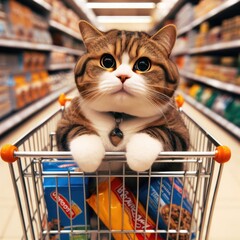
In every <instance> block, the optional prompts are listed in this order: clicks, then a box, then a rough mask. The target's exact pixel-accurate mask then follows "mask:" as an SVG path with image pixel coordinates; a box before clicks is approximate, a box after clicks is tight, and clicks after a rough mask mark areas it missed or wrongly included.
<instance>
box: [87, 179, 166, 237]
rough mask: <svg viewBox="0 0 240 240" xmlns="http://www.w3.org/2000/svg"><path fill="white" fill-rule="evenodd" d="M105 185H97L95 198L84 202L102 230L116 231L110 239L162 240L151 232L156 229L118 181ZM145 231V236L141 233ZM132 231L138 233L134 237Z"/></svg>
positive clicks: (140, 205) (130, 193)
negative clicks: (102, 226)
mask: <svg viewBox="0 0 240 240" xmlns="http://www.w3.org/2000/svg"><path fill="white" fill-rule="evenodd" d="M109 181H111V182H109ZM109 181H108V180H107V181H104V182H102V183H100V185H99V186H98V191H97V193H98V194H93V195H91V197H90V198H89V199H87V202H88V204H89V205H90V206H91V208H92V209H93V210H94V211H95V213H96V214H97V215H98V216H99V218H100V220H101V221H102V222H103V223H104V224H105V226H106V227H107V228H108V229H110V230H115V231H116V232H113V233H112V235H113V238H114V239H115V240H130V239H132V240H133V239H136V240H137V239H139V240H143V239H146V240H147V239H149V240H153V239H154V240H163V239H162V238H161V236H160V235H156V234H155V233H153V232H152V231H154V230H155V229H156V224H155V223H154V221H153V220H152V219H151V218H150V217H149V216H146V211H145V209H144V207H143V206H142V204H141V203H139V202H138V201H137V199H136V198H135V196H134V195H133V193H132V192H131V191H130V190H129V189H128V188H127V187H126V186H124V184H123V182H122V179H121V178H112V179H110V180H109ZM122 229H124V232H123V231H122ZM145 229H146V230H147V231H148V232H147V233H145V232H144V230H145ZM118 230H120V232H118ZM135 231H139V232H138V233H134V232H135Z"/></svg>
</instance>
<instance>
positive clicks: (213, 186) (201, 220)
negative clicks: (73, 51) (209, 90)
mask: <svg viewBox="0 0 240 240" xmlns="http://www.w3.org/2000/svg"><path fill="white" fill-rule="evenodd" d="M60 100H61V102H62V104H63V105H64V104H65V102H66V101H67V100H68V99H67V98H66V97H64V96H63V95H62V96H61V97H60ZM180 100H181V99H180ZM61 114H62V111H61V110H60V111H57V112H56V113H54V114H53V115H52V116H50V117H49V118H48V119H46V120H44V121H43V122H41V123H40V124H39V125H38V126H36V127H35V128H34V129H33V130H31V131H30V132H29V133H27V134H26V135H25V136H24V137H22V138H21V139H20V140H19V141H17V142H16V143H14V144H13V145H9V144H7V145H5V146H3V148H2V150H1V157H2V159H3V160H5V161H6V162H8V163H9V169H10V173H11V177H12V183H13V187H14V192H15V196H16V200H17V205H18V209H19V214H20V220H21V227H22V231H23V236H22V238H21V239H33V240H35V239H114V238H115V239H179V240H181V239H207V238H208V234H209V228H210V225H211V219H212V215H213V208H214V204H215V201H216V196H217V191H218V187H219V182H220V178H221V174H222V170H223V163H225V162H227V161H228V160H229V159H230V155H231V153H230V150H229V149H228V148H227V147H225V146H221V145H220V144H219V143H218V142H217V141H216V140H215V139H214V138H213V137H211V136H210V135H209V134H208V133H207V132H206V131H205V130H204V129H202V128H201V127H200V126H199V125H198V124H197V123H196V122H195V121H194V120H193V119H191V118H190V117H189V116H188V115H186V114H185V113H184V112H183V111H182V117H183V119H184V121H185V124H186V125H187V127H188V129H189V132H190V138H191V147H190V150H189V151H186V152H162V153H160V154H159V156H158V159H157V161H156V162H158V163H159V162H161V163H168V164H172V165H173V166H174V164H179V163H184V165H185V168H184V169H185V170H181V171H154V170H151V169H150V170H149V171H146V172H133V171H130V170H129V169H128V167H127V164H126V161H125V154H124V152H107V153H106V155H105V159H104V162H105V165H106V169H105V170H104V171H97V172H95V173H91V174H90V173H84V172H81V171H80V170H78V171H75V170H73V169H69V168H67V169H65V168H62V169H61V170H58V171H57V170H56V169H55V170H53V169H50V170H49V169H46V165H48V164H49V165H51V164H60V165H61V164H63V165H64V166H72V164H73V161H72V157H71V154H70V152H59V151H57V149H56V141H55V132H54V131H55V129H56V123H57V122H58V120H59V119H60V118H61ZM115 163H121V164H122V170H121V172H114V171H113V170H111V165H112V164H115ZM74 179H75V180H77V179H78V180H80V185H79V188H77V189H78V190H79V189H80V191H81V193H80V194H77V201H78V200H80V201H81V203H82V205H81V206H80V207H79V206H76V205H77V204H76V200H74V201H73V198H76V196H75V195H76V194H75V193H74V192H73V189H76V185H74V184H75V181H74ZM48 181H50V182H51V181H52V182H51V184H50V186H51V187H52V189H51V191H50V192H51V193H50V194H52V195H51V199H50V200H52V202H53V205H51V206H50V205H49V204H48V201H49V199H47V193H46V192H47V190H48V188H47V182H48ZM62 181H64V182H65V185H64V189H65V191H66V192H65V197H63V196H62V193H61V191H62V185H61V184H62V183H61V182H62ZM154 181H155V183H156V182H157V184H159V185H156V186H157V188H155V194H153V192H152V187H153V185H154ZM116 182H117V184H120V185H119V186H120V193H121V194H119V195H118V197H117V198H116V194H115V195H114V193H113V187H112V186H113V185H114V184H116ZM129 182H131V183H134V187H133V188H131V187H128V183H129ZM166 184H168V188H167V187H166ZM164 191H167V193H168V194H169V202H168V203H167V204H166V202H165V205H168V209H167V211H165V212H164V213H163V212H161V211H160V209H163V205H164V203H163V198H164V196H163V195H164V194H166V193H164ZM177 192H180V193H181V194H180V195H179V196H180V198H179V199H178V203H177V204H176V203H175V202H174V201H176V199H175V194H177ZM104 194H106V195H104ZM153 196H154V197H156V196H157V200H156V198H155V201H157V203H156V202H155V208H156V209H155V210H156V211H155V210H154V208H153V207H154V206H153V205H154V203H153V198H152V197H153ZM53 198H54V199H53ZM64 199H65V202H64ZM116 199H117V200H116ZM118 200H119V201H120V204H119V203H118V202H117V201H118ZM91 201H92V203H91ZM185 201H187V204H188V205H189V208H190V210H189V212H190V214H188V216H187V221H188V222H187V224H186V225H185V226H184V223H183V222H184V221H185V220H186V219H185V220H184V218H186V214H185V212H186V211H185V210H184V208H185V207H184V205H186V202H185ZM133 203H134V206H133V205H131V204H133ZM94 204H95V205H94ZM129 204H130V205H131V206H130V207H129ZM156 204H157V205H156ZM90 205H91V207H90ZM119 206H120V209H117V208H119ZM76 207H77V210H76ZM175 207H176V208H175ZM64 208H65V210H66V209H67V210H66V211H68V214H67V213H66V212H65V215H64V216H65V217H66V216H67V219H68V226H63V224H62V219H61V218H62V212H63V211H64ZM75 210H76V211H77V213H76V211H75ZM138 210H139V211H140V212H141V216H140V215H139V211H138ZM52 211H53V212H55V218H54V219H51V218H50V217H49V215H50V213H51V212H52ZM104 211H105V212H104ZM116 211H117V212H116ZM104 214H107V215H106V216H105V218H104V216H101V215H104ZM152 214H153V215H154V214H155V216H153V215H152ZM76 215H81V221H82V222H81V224H80V225H81V226H80V227H79V224H77V226H76V224H75V219H76ZM116 215H117V216H116ZM130 215H131V217H132V220H131V221H132V222H133V223H134V224H130V225H131V227H130V228H128V227H126V225H129V222H128V221H129V220H128V218H126V216H130ZM149 219H150V220H149ZM149 221H150V223H151V224H149ZM160 222H161V224H165V226H164V227H162V225H160ZM116 224H117V225H116ZM139 225H141V226H140V227H139ZM149 225H151V227H149ZM116 226H117V227H116Z"/></svg>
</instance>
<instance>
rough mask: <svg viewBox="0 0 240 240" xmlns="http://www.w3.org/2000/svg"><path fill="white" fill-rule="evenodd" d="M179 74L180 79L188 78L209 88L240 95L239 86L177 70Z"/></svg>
mask: <svg viewBox="0 0 240 240" xmlns="http://www.w3.org/2000/svg"><path fill="white" fill-rule="evenodd" d="M179 73H180V75H181V76H182V77H186V78H190V79H191V80H195V81H197V82H201V83H204V84H207V85H209V86H211V87H214V88H217V89H220V90H224V91H227V92H230V93H234V94H240V86H237V85H234V84H231V83H225V82H221V81H219V80H216V79H213V78H208V77H203V76H199V75H196V74H194V73H191V72H188V71H186V70H179Z"/></svg>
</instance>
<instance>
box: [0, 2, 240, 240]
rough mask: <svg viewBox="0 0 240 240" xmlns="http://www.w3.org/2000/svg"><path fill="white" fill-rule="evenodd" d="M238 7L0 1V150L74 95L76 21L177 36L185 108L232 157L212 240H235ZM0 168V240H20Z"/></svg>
mask: <svg viewBox="0 0 240 240" xmlns="http://www.w3.org/2000/svg"><path fill="white" fill-rule="evenodd" d="M239 9H240V1H239V0H193V1H190V0H161V1H159V0H149V1H147V0H136V1H127V0H122V1H121V0H117V1H111V0H89V1H87V0H62V1H59V0H24V1H22V0H0V145H2V144H3V143H6V142H13V141H15V140H16V139H17V138H19V137H21V136H22V135H23V134H24V132H26V131H28V130H29V129H30V126H34V125H35V124H36V122H37V121H39V119H41V118H42V117H44V116H45V115H46V114H47V113H49V112H52V111H53V109H56V105H54V104H53V103H54V102H55V101H56V99H57V98H58V96H59V94H60V93H62V92H65V93H71V92H72V90H74V89H75V84H74V77H73V68H74V66H75V63H76V61H77V59H78V58H79V57H80V56H81V55H82V54H83V52H84V51H85V49H84V45H83V42H82V40H81V36H80V33H79V30H78V21H79V20H80V19H85V20H87V21H89V22H90V23H92V24H93V25H95V26H96V27H98V28H99V29H101V30H102V31H107V30H109V29H112V28H118V29H125V30H133V31H146V32H147V33H149V34H153V33H154V32H156V31H157V30H158V29H160V28H161V27H163V26H164V25H166V24H168V23H173V24H175V25H176V27H177V32H178V35H177V41H176V44H175V47H174V49H173V52H172V55H171V58H172V59H173V60H174V61H175V62H176V64H177V65H178V69H179V73H180V78H181V81H180V86H179V89H178V92H179V93H181V94H182V95H183V96H184V98H185V101H186V105H185V108H186V110H187V111H188V113H189V115H191V116H193V117H195V119H197V120H198V121H199V124H200V125H202V126H203V127H204V128H205V129H207V130H209V131H210V133H212V134H213V135H214V137H216V138H217V139H218V140H219V141H220V142H222V143H224V144H229V145H230V147H231V148H232V151H233V155H232V162H231V164H228V165H226V168H225V172H224V176H223V179H224V181H223V185H221V188H220V193H219V201H218V203H217V207H216V209H217V210H216V212H215V218H214V221H213V228H212V229H213V230H212V235H211V238H210V239H217V240H219V239H231V240H232V239H239V235H240V234H239V231H238V229H239V220H238V215H239V213H240V194H239V193H240V191H239V190H240V177H239V176H240V175H239V174H238V172H239V166H240V165H239V163H238V162H237V161H236V160H239V152H240V147H239V146H240V144H239V143H240V142H239V139H240V51H239V50H240V12H239ZM0 166H1V170H0V171H1V181H0V184H2V185H1V187H0V188H1V189H5V190H6V191H1V192H0V211H1V212H0V216H1V217H0V218H1V224H0V239H7V240H8V239H9V240H10V239H20V238H19V236H20V235H19V234H20V233H19V231H20V227H19V221H18V212H17V208H16V203H15V199H14V194H13V191H12V187H11V182H10V177H9V173H8V168H7V166H6V164H5V163H3V162H2V161H1V162H0Z"/></svg>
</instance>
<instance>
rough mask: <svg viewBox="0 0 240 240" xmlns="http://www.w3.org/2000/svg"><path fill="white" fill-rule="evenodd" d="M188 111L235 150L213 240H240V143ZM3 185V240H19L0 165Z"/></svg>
mask: <svg viewBox="0 0 240 240" xmlns="http://www.w3.org/2000/svg"><path fill="white" fill-rule="evenodd" d="M57 108H58V104H57V103H54V104H52V105H50V106H49V107H47V108H46V109H45V110H43V111H41V112H40V113H38V114H37V115H35V116H33V117H31V118H30V119H29V120H28V121H27V122H25V123H24V124H23V125H22V126H20V127H18V128H17V129H16V130H14V131H13V132H12V133H11V134H9V135H7V136H6V137H4V138H3V139H1V141H0V145H2V144H3V143H7V142H10V143H12V142H13V141H15V140H16V139H18V138H19V137H21V136H22V135H23V134H24V133H25V132H27V131H28V130H29V129H31V128H32V127H33V126H35V124H36V123H38V122H39V121H40V120H41V119H44V118H45V117H46V116H48V115H49V114H50V113H52V112H53V111H55V110H56V109H57ZM184 110H185V111H186V112H187V113H188V114H189V115H190V116H192V117H193V118H194V119H195V120H196V121H197V122H198V123H200V125H201V126H203V127H204V128H205V129H207V130H208V131H209V132H210V133H211V134H212V135H214V137H215V138H216V139H218V140H219V141H220V142H221V143H222V144H225V145H228V146H229V147H231V149H232V159H231V161H230V162H229V163H227V164H226V165H225V167H224V172H223V178H222V181H221V186H220V190H219V196H218V199H217V204H216V208H215V212H214V217H213V223H212V229H211V234H210V239H211V240H225V239H231V240H237V239H239V232H238V227H239V221H238V215H239V214H240V194H239V189H240V176H239V171H240V165H239V163H238V161H237V160H238V158H239V150H240V148H239V141H237V140H236V139H235V138H233V137H231V136H230V135H229V134H228V133H226V132H225V131H223V130H222V129H221V128H220V127H218V126H217V125H215V124H213V123H212V122H211V121H210V120H208V119H207V118H206V117H204V116H203V115H202V114H199V112H198V111H196V110H195V109H193V108H192V107H191V106H189V105H188V104H185V106H184ZM0 167H1V181H0V189H2V191H1V192H0V216H1V224H0V239H4V240H17V239H19V236H20V235H21V226H20V223H19V217H18V211H17V206H16V203H15V198H14V194H13V189H12V185H11V181H10V176H9V172H8V167H7V164H5V163H4V162H2V161H1V162H0Z"/></svg>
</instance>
